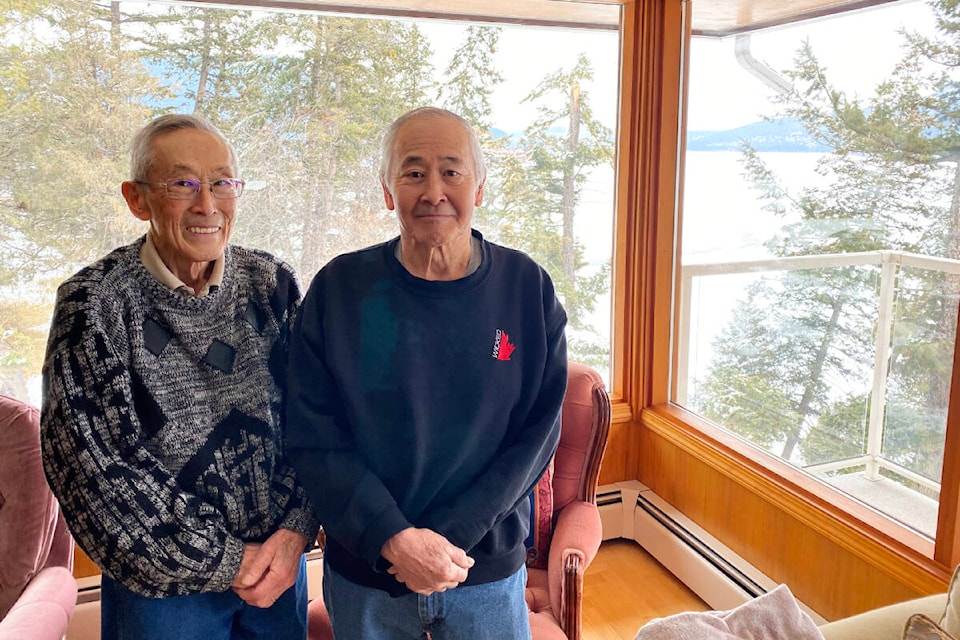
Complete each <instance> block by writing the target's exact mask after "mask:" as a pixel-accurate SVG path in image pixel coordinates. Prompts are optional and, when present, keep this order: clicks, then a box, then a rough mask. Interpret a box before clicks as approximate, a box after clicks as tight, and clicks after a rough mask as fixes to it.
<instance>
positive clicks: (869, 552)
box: [601, 0, 960, 594]
mask: <svg viewBox="0 0 960 640" xmlns="http://www.w3.org/2000/svg"><path fill="white" fill-rule="evenodd" d="M688 9H689V3H688V2H687V0H638V1H636V2H626V3H625V4H624V10H625V15H624V26H623V59H622V87H621V113H620V121H619V122H620V127H621V128H620V134H619V136H620V138H619V143H620V144H619V149H620V162H619V165H618V169H617V194H618V205H617V227H616V234H615V250H614V265H613V274H614V282H613V299H614V311H613V318H614V323H613V324H614V333H613V340H612V347H611V348H612V351H613V354H614V357H613V364H612V370H613V380H614V388H613V389H612V398H613V407H614V428H613V430H612V432H611V443H610V446H609V447H608V451H610V452H612V454H610V455H609V459H608V460H605V461H604V464H605V467H606V468H604V469H603V471H602V473H601V482H602V483H604V482H613V481H617V480H625V479H639V480H640V481H641V482H644V483H645V484H648V485H650V486H653V484H652V483H653V482H656V481H658V480H659V479H658V478H655V477H651V475H650V474H651V473H655V471H652V470H651V469H659V468H662V467H661V466H660V464H659V463H660V462H662V461H658V460H651V459H650V458H649V455H653V454H647V453H645V451H644V449H645V447H646V446H647V445H648V444H649V443H650V442H651V439H652V438H658V439H660V440H663V441H668V442H670V443H671V444H672V445H673V446H675V447H676V448H677V449H679V450H682V451H683V452H684V453H685V454H687V455H689V456H692V457H693V458H695V459H696V460H697V461H698V462H699V463H701V464H703V465H705V466H706V467H709V468H710V469H712V470H713V471H716V472H718V473H719V474H721V475H722V476H723V477H725V478H727V479H729V480H731V481H732V482H733V483H734V484H736V485H737V486H738V487H741V488H743V489H744V490H745V491H748V492H750V493H752V494H755V495H759V496H763V498H764V499H765V500H767V501H768V502H770V504H774V505H776V508H777V509H778V510H780V511H782V512H783V513H785V514H787V515H789V516H790V517H791V518H793V519H795V520H796V521H798V522H800V523H802V524H803V525H805V526H806V527H808V528H809V529H811V530H812V531H815V532H816V533H817V534H819V535H821V536H823V537H825V538H827V539H829V540H830V541H832V542H833V543H835V544H836V545H838V546H839V547H841V548H842V549H844V550H846V551H848V552H849V553H851V554H853V555H855V556H857V557H858V558H861V559H862V560H864V561H865V562H867V563H869V564H870V565H871V566H873V567H876V568H877V569H878V570H879V571H881V572H883V573H884V574H886V575H888V576H891V577H892V578H893V579H895V580H896V581H897V582H899V583H900V584H902V585H904V586H905V587H907V588H909V589H911V590H913V591H915V592H916V593H918V594H925V593H935V592H938V591H942V590H943V588H944V586H945V585H946V583H947V581H948V580H949V577H950V573H951V568H952V567H954V566H956V565H957V564H960V527H958V526H957V516H958V512H960V504H958V500H960V463H958V457H960V427H958V426H957V422H958V421H960V415H958V414H960V411H958V407H960V354H957V355H955V360H954V368H953V374H952V383H953V384H952V387H951V395H950V408H949V413H948V419H947V435H946V444H945V452H946V453H945V460H944V471H943V478H942V491H941V496H940V509H939V520H938V527H937V537H936V542H935V543H931V542H930V541H929V540H928V539H926V538H924V537H923V536H921V535H919V534H915V533H913V532H911V531H909V530H908V529H906V528H905V527H902V526H900V525H898V524H896V523H894V522H893V521H892V520H890V519H888V518H886V517H884V516H882V515H880V514H878V513H876V512H874V511H872V510H871V509H869V508H867V507H866V506H864V505H862V504H861V503H859V502H857V501H855V500H852V499H850V498H847V497H846V496H845V495H844V494H842V493H840V492H839V491H836V490H834V489H832V488H829V487H828V486H826V485H825V484H823V483H820V482H819V481H817V480H815V479H813V478H812V477H811V476H809V475H808V474H805V473H803V472H801V471H800V470H798V469H797V468H795V467H793V466H791V465H789V464H786V463H785V462H783V461H782V460H779V459H778V458H775V457H774V456H772V455H767V454H765V453H763V452H760V451H758V450H757V449H756V448H755V447H752V446H751V445H749V444H747V443H745V442H743V441H741V440H740V439H738V438H736V437H735V436H733V435H732V434H730V433H728V432H726V431H724V430H722V429H719V428H717V427H716V426H715V425H713V424H711V423H709V422H707V421H706V420H703V419H702V418H699V417H698V416H696V415H695V414H693V413H691V412H689V411H686V410H684V409H683V408H682V407H679V406H677V405H675V404H673V403H671V401H670V395H669V394H670V388H671V384H672V383H673V382H674V381H673V380H671V371H674V370H675V367H673V366H672V364H673V358H674V352H673V348H672V345H673V336H674V332H675V331H676V327H675V326H674V325H673V324H672V322H673V320H672V318H673V310H674V309H675V308H676V305H677V294H678V292H677V289H676V284H675V274H676V273H677V272H678V268H679V255H678V252H677V251H676V250H675V249H676V246H677V243H676V241H675V239H676V237H677V233H678V232H679V230H680V223H681V217H682V206H681V205H682V202H681V196H680V194H682V188H681V181H682V175H683V153H684V148H683V143H682V140H683V136H682V135H681V132H682V131H683V130H684V107H683V104H684V95H685V87H686V83H687V77H686V73H685V55H686V52H687V50H688V45H689V41H690V27H689V24H688V23H687V20H686V14H687V11H688ZM645 456H647V457H646V458H645ZM651 462H653V464H651ZM648 481H649V482H648ZM678 490H681V489H678ZM688 515H691V517H693V518H694V519H695V520H696V514H688ZM711 533H715V532H711ZM721 541H723V539H722V538H721Z"/></svg>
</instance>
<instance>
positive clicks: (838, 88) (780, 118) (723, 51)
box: [671, 1, 960, 539]
mask: <svg viewBox="0 0 960 640" xmlns="http://www.w3.org/2000/svg"><path fill="white" fill-rule="evenodd" d="M695 11H696V7H694V12H695ZM936 11H937V9H936V8H935V4H934V3H924V2H919V1H906V2H895V3H890V4H884V5H882V6H881V7H880V8H876V9H872V10H869V11H860V12H852V13H847V14H841V15H839V16H834V17H831V18H829V19H823V20H818V21H808V22H803V23H798V24H795V25H792V26H787V27H781V28H776V29H770V30H767V31H761V32H755V33H749V34H744V35H739V36H731V37H729V38H724V39H710V38H697V37H694V38H693V41H692V43H691V48H690V57H689V69H690V82H689V98H688V112H687V116H688V122H687V125H688V126H687V134H686V155H685V177H684V185H685V186H684V190H683V213H682V221H683V222H682V234H681V235H682V239H681V260H680V267H679V273H678V288H679V296H678V304H677V307H676V317H675V320H676V322H675V327H676V336H675V346H674V348H675V360H674V363H675V365H674V366H675V369H676V370H675V371H674V376H673V380H675V384H674V387H673V389H672V390H671V397H672V399H673V401H674V402H676V403H677V404H679V405H681V406H684V407H686V408H687V409H689V410H691V411H694V412H696V413H699V414H700V415H702V416H703V417H705V418H707V419H709V420H710V421H712V422H714V423H716V424H719V425H721V426H722V427H723V428H725V429H727V430H729V431H730V432H731V433H734V434H736V435H737V436H739V437H740V438H742V439H743V440H745V441H747V442H749V443H752V444H753V445H755V446H757V447H759V448H761V449H763V450H765V451H767V452H769V453H771V454H773V455H775V456H777V457H779V458H781V459H782V460H784V461H787V462H789V463H791V464H793V465H796V466H797V467H799V468H801V469H804V470H805V471H806V472H808V473H809V474H812V475H813V476H815V477H817V478H819V479H821V480H822V481H823V482H826V483H828V484H830V485H832V486H834V487H836V488H838V489H839V490H841V491H843V492H845V493H847V494H848V495H850V496H852V497H854V498H856V499H858V500H860V501H862V502H863V503H865V504H867V505H869V506H870V507H872V508H875V509H878V510H880V511H882V512H883V513H885V514H887V515H888V516H889V517H891V518H893V519H895V520H896V521H898V522H899V523H900V524H902V525H903V526H905V527H907V528H909V529H911V530H913V531H915V532H918V533H919V534H921V535H923V536H926V537H927V538H930V539H933V538H934V537H935V535H936V530H937V510H938V497H939V491H940V484H939V483H940V478H941V471H942V469H943V463H944V436H945V432H946V415H947V407H948V401H949V394H950V378H951V370H952V367H953V352H954V344H955V331H956V326H957V308H958V302H960V286H958V284H960V279H958V275H960V244H958V243H957V241H956V239H957V238H958V237H960V228H958V227H957V224H958V223H957V220H958V219H960V218H958V216H957V206H958V205H957V202H958V199H957V193H958V192H960V191H958V184H960V183H958V180H957V178H956V175H957V166H958V165H957V162H956V159H955V158H953V157H952V156H951V155H950V153H949V152H948V149H949V148H950V146H951V144H952V142H950V141H951V140H952V139H953V137H954V136H955V133H954V132H955V130H956V122H955V120H954V117H955V115H954V110H955V106H956V105H955V98H956V93H955V87H956V82H957V80H958V79H960V78H958V77H957V75H956V71H955V70H954V69H953V68H952V67H949V66H948V65H947V62H948V59H947V56H948V52H950V51H955V50H956V47H957V46H958V42H960V41H958V39H957V35H956V33H955V32H953V31H950V30H938V29H936V28H935V17H936ZM942 11H944V12H946V11H947V10H946V9H942ZM854 44H855V46H853V45H854Z"/></svg>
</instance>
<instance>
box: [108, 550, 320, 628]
mask: <svg viewBox="0 0 960 640" xmlns="http://www.w3.org/2000/svg"><path fill="white" fill-rule="evenodd" d="M306 637H307V565H306V561H305V560H304V559H303V558H301V559H300V571H299V573H298V574H297V582H296V584H294V585H293V586H292V587H290V588H289V589H287V590H286V591H285V592H284V593H283V595H281V596H280V598H279V599H278V600H277V601H276V602H275V603H274V604H273V606H272V607H270V608H269V609H260V608H259V607H254V606H251V605H248V604H247V603H246V602H244V601H243V600H241V599H240V596H238V595H237V594H236V593H234V592H233V590H228V591H224V592H223V593H197V594H194V595H189V596H176V597H172V598H145V597H143V596H141V595H138V594H136V593H133V592H132V591H130V590H129V589H126V588H125V587H123V586H121V585H120V584H119V583H117V582H115V581H114V580H111V579H110V578H108V577H107V576H105V575H104V576H103V577H102V579H101V581H100V638H101V640H306Z"/></svg>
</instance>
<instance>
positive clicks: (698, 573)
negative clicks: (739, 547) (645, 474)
mask: <svg viewBox="0 0 960 640" xmlns="http://www.w3.org/2000/svg"><path fill="white" fill-rule="evenodd" d="M597 505H598V506H599V508H600V517H601V520H602V521H603V539H604V540H611V539H615V538H625V539H628V540H633V541H634V542H637V543H638V544H639V545H640V546H641V547H642V548H643V549H644V550H645V551H646V552H647V553H649V554H650V555H651V556H653V558H654V559H656V560H657V562H659V563H660V564H661V565H663V567H664V568H665V569H667V570H668V571H669V572H670V573H672V574H673V575H674V576H676V578H677V579H678V580H680V582H682V583H683V584H685V585H686V586H687V588H689V589H690V590H691V591H693V592H694V593H695V594H696V595H697V596H698V597H699V598H700V599H701V600H703V601H704V602H705V603H707V606H709V607H710V608H711V609H714V610H717V611H725V610H728V609H733V608H735V607H737V606H739V605H741V604H743V603H745V602H747V601H749V600H750V599H752V598H755V597H757V596H760V595H763V594H764V593H767V592H768V591H770V590H772V589H773V588H775V587H776V586H777V583H776V582H774V581H773V580H771V579H770V578H769V577H767V576H766V575H764V574H763V573H761V572H760V571H759V570H757V568H756V567H754V566H753V565H751V564H750V563H749V562H747V561H746V560H744V559H743V558H742V557H740V556H739V555H737V554H736V553H734V552H733V551H732V550H731V549H729V548H728V547H726V546H725V545H723V544H722V543H720V541H719V540H717V539H716V538H714V537H713V536H711V535H710V534H708V533H707V532H706V531H704V530H703V529H701V528H700V527H699V526H697V525H696V524H695V523H694V522H693V521H691V520H690V519H689V518H687V517H685V516H684V515H683V514H682V513H680V512H679V511H678V510H677V509H675V508H674V507H672V506H671V505H670V504H668V503H667V502H666V501H665V500H663V499H662V498H660V497H659V496H657V495H656V494H655V493H653V491H651V490H650V489H649V488H647V487H646V486H644V485H643V484H641V483H639V482H621V483H616V484H613V485H604V486H601V487H598V490H597ZM800 607H801V608H802V609H803V610H804V611H806V612H807V613H808V614H809V615H810V617H811V618H813V620H814V622H816V623H817V624H821V623H823V622H824V619H823V618H822V617H821V616H819V615H818V614H817V613H816V612H814V611H812V610H811V609H810V608H809V607H806V606H805V605H803V603H800Z"/></svg>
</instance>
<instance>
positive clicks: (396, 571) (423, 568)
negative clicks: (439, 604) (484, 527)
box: [380, 527, 474, 596]
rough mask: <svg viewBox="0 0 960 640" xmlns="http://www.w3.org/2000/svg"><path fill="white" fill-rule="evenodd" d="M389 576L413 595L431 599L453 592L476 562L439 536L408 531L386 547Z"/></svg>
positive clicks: (388, 542) (424, 532)
mask: <svg viewBox="0 0 960 640" xmlns="http://www.w3.org/2000/svg"><path fill="white" fill-rule="evenodd" d="M380 553H381V555H382V556H383V557H384V558H386V559H387V560H388V561H389V562H390V563H391V564H392V565H393V566H391V567H390V569H389V573H390V574H391V575H393V577H394V578H396V579H397V581H398V582H401V583H403V584H405V585H406V586H407V588H408V589H410V590H411V591H413V592H414V593H419V594H421V595H425V596H428V595H430V594H431V593H434V592H436V591H446V590H447V589H453V588H454V587H456V586H457V585H459V584H460V583H461V582H463V581H464V580H466V579H467V571H468V570H469V569H470V567H472V566H473V562H474V561H473V558H471V557H470V556H468V555H467V553H466V552H465V551H464V550H463V549H461V548H460V547H457V546H455V545H453V544H451V543H450V542H449V541H448V540H447V539H446V538H444V537H443V536H442V535H440V534H439V533H436V532H435V531H431V530H430V529H416V528H414V527H409V528H407V529H404V530H403V531H401V532H400V533H398V534H396V535H395V536H393V537H392V538H390V539H389V540H387V542H386V544H384V545H383V549H382V550H381V552H380Z"/></svg>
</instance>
